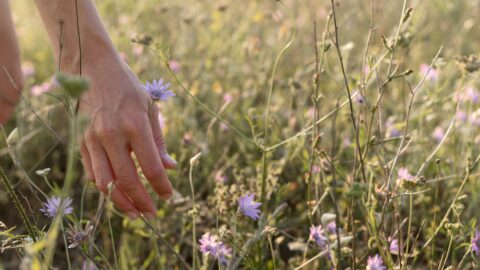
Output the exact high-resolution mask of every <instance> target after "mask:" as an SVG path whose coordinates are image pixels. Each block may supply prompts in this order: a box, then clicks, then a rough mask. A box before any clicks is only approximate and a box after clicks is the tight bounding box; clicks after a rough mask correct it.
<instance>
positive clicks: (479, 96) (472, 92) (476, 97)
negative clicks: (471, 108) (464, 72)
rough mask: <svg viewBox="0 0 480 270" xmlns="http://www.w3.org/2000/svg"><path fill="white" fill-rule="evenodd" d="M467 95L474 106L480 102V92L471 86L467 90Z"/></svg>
mask: <svg viewBox="0 0 480 270" xmlns="http://www.w3.org/2000/svg"><path fill="white" fill-rule="evenodd" d="M465 94H466V96H467V97H468V98H469V99H470V100H471V101H472V103H474V104H477V103H478V101H480V92H479V91H478V90H477V89H475V88H473V87H471V86H470V87H468V88H467V89H466V90H465Z"/></svg>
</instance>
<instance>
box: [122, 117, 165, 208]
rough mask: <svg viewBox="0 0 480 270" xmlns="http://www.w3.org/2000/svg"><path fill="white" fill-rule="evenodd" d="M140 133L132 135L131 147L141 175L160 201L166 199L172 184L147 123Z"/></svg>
mask: <svg viewBox="0 0 480 270" xmlns="http://www.w3.org/2000/svg"><path fill="white" fill-rule="evenodd" d="M142 127H143V128H142V130H141V131H140V132H135V134H133V135H132V139H131V147H132V150H133V152H134V153H135V156H136V157H137V159H138V162H139V163H140V167H141V168H142V171H143V174H144V175H145V177H146V178H147V180H148V181H149V182H150V184H151V185H152V188H153V190H155V192H156V193H157V194H158V195H159V196H160V198H162V199H168V198H170V197H171V195H172V194H173V188H172V184H171V183H170V180H168V176H167V173H166V172H165V168H164V166H163V163H162V160H161V158H160V154H159V153H158V150H157V146H156V144H155V141H154V138H153V133H152V129H151V127H149V126H148V121H147V122H146V124H145V125H142Z"/></svg>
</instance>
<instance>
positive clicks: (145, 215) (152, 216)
mask: <svg viewBox="0 0 480 270" xmlns="http://www.w3.org/2000/svg"><path fill="white" fill-rule="evenodd" d="M143 216H144V217H145V218H146V219H148V220H152V219H154V218H155V215H154V214H152V213H150V212H143Z"/></svg>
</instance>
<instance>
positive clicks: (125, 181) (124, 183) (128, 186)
mask: <svg viewBox="0 0 480 270" xmlns="http://www.w3.org/2000/svg"><path fill="white" fill-rule="evenodd" d="M117 183H118V185H119V186H120V187H122V189H123V190H125V191H130V190H133V189H134V188H135V187H136V183H135V180H134V179H132V178H131V177H117Z"/></svg>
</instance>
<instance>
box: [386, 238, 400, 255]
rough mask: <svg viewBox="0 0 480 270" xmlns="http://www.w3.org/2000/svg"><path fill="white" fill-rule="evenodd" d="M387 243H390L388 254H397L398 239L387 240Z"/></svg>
mask: <svg viewBox="0 0 480 270" xmlns="http://www.w3.org/2000/svg"><path fill="white" fill-rule="evenodd" d="M388 241H390V247H389V249H390V253H392V254H398V251H399V248H398V239H396V238H393V239H392V238H390V237H389V238H388Z"/></svg>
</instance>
